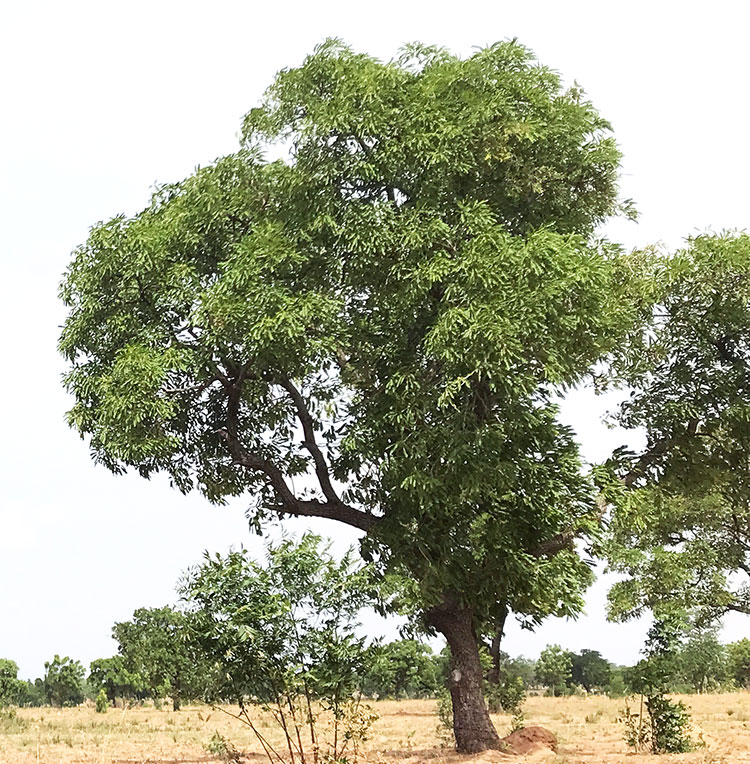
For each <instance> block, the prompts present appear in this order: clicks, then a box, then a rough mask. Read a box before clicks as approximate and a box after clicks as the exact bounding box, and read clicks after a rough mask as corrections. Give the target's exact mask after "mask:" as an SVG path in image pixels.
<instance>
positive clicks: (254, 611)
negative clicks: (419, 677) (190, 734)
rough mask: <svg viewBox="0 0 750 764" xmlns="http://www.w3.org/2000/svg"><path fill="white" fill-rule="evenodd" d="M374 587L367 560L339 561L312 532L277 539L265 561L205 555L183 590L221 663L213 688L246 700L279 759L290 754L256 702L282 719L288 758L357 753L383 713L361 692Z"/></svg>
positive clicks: (206, 646)
mask: <svg viewBox="0 0 750 764" xmlns="http://www.w3.org/2000/svg"><path fill="white" fill-rule="evenodd" d="M373 591H374V590H373V587H372V580H371V573H370V571H369V570H368V569H366V568H362V567H357V566H355V565H354V564H353V561H352V558H351V556H350V555H347V556H345V557H344V558H343V559H342V560H341V561H336V560H334V559H333V557H332V556H331V555H330V553H329V551H328V549H327V547H325V546H324V545H323V544H322V541H321V539H320V538H319V537H318V536H314V535H311V534H307V535H305V536H303V537H302V538H301V540H300V541H299V542H298V543H294V542H293V541H291V540H285V541H283V542H281V543H280V544H278V545H276V546H269V547H268V553H267V559H266V562H265V565H261V564H260V563H257V562H255V561H253V560H252V559H251V558H250V557H249V556H248V554H247V553H246V552H245V551H240V552H231V553H229V554H228V555H227V556H225V557H221V556H219V555H217V556H215V557H214V556H206V559H205V561H204V563H203V564H202V565H201V566H200V567H198V568H196V569H194V570H192V571H191V572H190V573H189V574H188V576H187V577H186V579H185V581H184V582H183V587H182V592H183V596H184V597H185V598H186V600H187V601H188V603H189V604H190V606H191V607H192V608H193V609H194V613H193V618H194V623H195V628H196V632H197V633H198V635H199V638H200V640H201V644H202V649H203V650H204V652H205V654H206V656H207V657H208V659H209V661H210V663H211V665H212V667H213V673H212V676H213V682H212V684H211V685H210V687H209V689H208V694H207V697H208V698H209V699H211V700H215V701H220V700H231V701H232V702H235V703H237V704H239V706H240V714H239V717H238V718H240V719H241V720H242V721H243V722H244V723H246V724H247V725H248V726H250V728H251V729H252V730H253V732H254V733H255V734H256V736H257V737H258V740H259V741H260V742H261V745H262V746H263V748H264V750H265V752H266V753H267V755H268V756H269V758H271V759H272V760H273V759H274V758H275V757H277V758H278V757H279V756H281V755H282V754H279V753H278V751H276V752H274V751H273V750H269V748H268V744H267V742H266V741H265V739H264V737H263V735H262V733H260V732H259V730H258V727H257V725H256V723H255V721H254V720H253V718H252V716H251V705H252V704H258V705H259V706H260V707H261V708H263V709H264V710H266V711H267V712H269V713H271V714H272V715H273V716H274V718H275V719H276V721H277V722H278V724H279V725H280V727H281V728H282V730H283V732H284V735H285V737H286V741H287V749H288V757H289V758H288V761H290V762H295V761H298V760H299V761H304V759H305V757H306V756H314V757H316V760H317V756H318V754H320V756H321V757H323V758H324V759H325V760H330V761H331V762H333V761H343V760H344V757H345V756H346V757H348V756H353V757H354V758H355V759H356V757H357V755H358V748H359V745H360V743H361V742H362V741H363V740H364V739H366V736H367V731H368V729H369V727H370V725H371V724H372V722H373V721H374V719H375V718H376V717H375V715H374V714H372V712H371V711H370V709H369V708H368V707H367V706H365V705H363V704H362V703H361V696H360V695H359V693H358V687H359V684H360V677H361V676H362V675H363V674H364V673H365V671H366V670H367V668H368V665H367V663H368V658H370V657H371V652H370V651H368V650H367V648H366V647H365V644H364V640H363V639H362V638H359V637H357V635H356V626H357V620H356V619H357V616H358V613H359V611H360V610H361V608H362V607H363V606H364V605H365V604H369V603H370V602H371V601H372V596H373ZM324 717H325V718H330V719H331V728H330V729H327V728H326V727H325V723H324V721H323V718H324ZM326 757H327V758H326ZM285 760H287V759H285Z"/></svg>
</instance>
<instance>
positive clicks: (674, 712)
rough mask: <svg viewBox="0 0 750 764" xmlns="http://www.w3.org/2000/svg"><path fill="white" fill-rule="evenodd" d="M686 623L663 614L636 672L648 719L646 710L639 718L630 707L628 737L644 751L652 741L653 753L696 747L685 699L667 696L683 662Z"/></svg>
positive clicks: (676, 617) (636, 688) (629, 740)
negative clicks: (679, 652) (682, 641)
mask: <svg viewBox="0 0 750 764" xmlns="http://www.w3.org/2000/svg"><path fill="white" fill-rule="evenodd" d="M684 630H685V624H684V622H683V621H682V620H681V619H680V617H679V616H676V615H671V616H662V617H661V618H660V619H658V620H656V621H655V622H654V623H653V625H652V626H651V628H650V629H649V632H648V638H647V640H646V646H645V649H644V652H645V656H646V657H645V659H644V660H642V661H640V663H639V664H638V666H637V667H635V670H634V672H633V675H632V676H633V679H632V681H633V682H634V689H635V691H636V692H639V693H640V694H641V705H642V704H643V697H644V696H645V702H646V711H647V713H648V720H647V721H646V719H645V718H644V715H643V711H642V709H641V711H639V714H638V716H637V722H638V727H637V735H636V734H634V732H635V726H634V724H635V717H634V716H633V715H632V714H631V713H630V711H629V710H628V709H627V708H626V713H625V719H624V722H625V727H626V731H625V739H626V742H628V744H629V745H631V746H632V747H634V748H636V750H640V747H641V746H642V745H644V744H645V743H646V742H648V743H649V744H650V746H651V751H652V753H684V752H685V751H689V750H692V747H693V743H692V741H691V739H690V714H689V712H688V709H687V707H686V706H685V704H684V703H683V702H682V701H673V700H671V699H670V698H668V697H667V695H666V693H667V692H668V691H669V686H670V682H672V681H673V680H674V674H675V666H676V665H679V655H678V650H679V647H680V643H681V639H682V636H683V634H684Z"/></svg>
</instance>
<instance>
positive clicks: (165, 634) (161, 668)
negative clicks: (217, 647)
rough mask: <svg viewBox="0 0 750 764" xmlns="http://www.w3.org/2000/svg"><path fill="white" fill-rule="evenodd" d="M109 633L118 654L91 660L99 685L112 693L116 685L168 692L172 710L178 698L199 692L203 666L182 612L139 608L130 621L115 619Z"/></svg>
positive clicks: (154, 692)
mask: <svg viewBox="0 0 750 764" xmlns="http://www.w3.org/2000/svg"><path fill="white" fill-rule="evenodd" d="M112 634H113V636H114V638H115V639H116V640H117V642H118V643H119V650H120V654H121V659H120V660H117V659H110V660H109V661H107V662H104V661H99V662H96V663H97V666H96V673H95V674H94V677H95V680H96V681H99V682H102V686H105V687H109V688H110V689H111V691H112V692H114V694H115V695H116V694H117V690H118V689H119V690H121V691H122V690H126V691H128V692H133V691H135V692H139V691H140V690H141V688H143V689H145V690H146V691H147V693H148V695H149V696H150V697H151V698H153V699H154V700H156V699H158V698H162V697H164V696H165V695H169V696H170V697H171V698H172V707H173V708H174V710H175V711H178V710H179V708H180V705H181V703H182V700H183V699H185V700H188V699H192V698H196V697H200V696H201V694H202V691H203V683H204V679H205V673H206V666H205V661H204V659H203V655H202V653H201V651H200V649H199V647H198V644H197V643H196V641H195V639H194V634H193V631H192V627H191V622H190V615H189V614H188V613H184V612H182V611H180V610H176V609H174V608H171V607H162V608H139V609H138V610H136V611H135V612H134V613H133V619H132V620H131V621H123V622H122V623H116V624H115V625H114V626H113V628H112ZM93 671H94V666H93V664H92V672H93ZM119 682H123V684H118V683H119ZM113 683H114V684H113ZM108 692H109V690H108Z"/></svg>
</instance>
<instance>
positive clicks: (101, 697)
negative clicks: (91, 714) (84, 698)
mask: <svg viewBox="0 0 750 764" xmlns="http://www.w3.org/2000/svg"><path fill="white" fill-rule="evenodd" d="M108 707H109V699H108V698H107V692H106V690H105V689H104V688H103V687H102V689H101V690H99V694H98V695H97V696H96V713H97V714H106V713H107V708H108Z"/></svg>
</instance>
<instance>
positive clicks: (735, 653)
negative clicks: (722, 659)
mask: <svg viewBox="0 0 750 764" xmlns="http://www.w3.org/2000/svg"><path fill="white" fill-rule="evenodd" d="M727 653H728V663H729V667H728V668H729V671H730V673H731V676H732V679H733V680H734V682H735V684H736V685H737V686H738V687H741V688H743V689H745V690H747V689H750V639H747V638H745V639H741V640H740V641H739V642H732V643H731V644H729V645H727Z"/></svg>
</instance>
